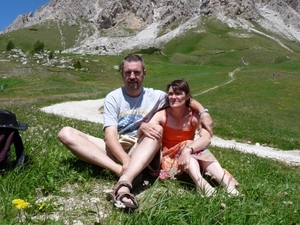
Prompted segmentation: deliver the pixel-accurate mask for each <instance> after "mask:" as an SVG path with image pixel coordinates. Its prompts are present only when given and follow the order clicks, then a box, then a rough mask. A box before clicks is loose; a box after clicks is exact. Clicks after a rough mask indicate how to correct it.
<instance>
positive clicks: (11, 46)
mask: <svg viewBox="0 0 300 225" xmlns="http://www.w3.org/2000/svg"><path fill="white" fill-rule="evenodd" d="M13 48H15V45H14V43H13V42H12V41H11V40H10V41H9V42H8V43H7V45H6V51H11V50H12V49H13Z"/></svg>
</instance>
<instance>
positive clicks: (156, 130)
mask: <svg viewBox="0 0 300 225" xmlns="http://www.w3.org/2000/svg"><path fill="white" fill-rule="evenodd" d="M140 131H141V132H142V133H143V134H144V135H145V136H146V137H148V138H151V139H153V140H158V139H161V138H162V135H163V134H162V132H161V131H162V129H161V126H160V125H157V124H153V123H143V124H142V125H141V126H140Z"/></svg>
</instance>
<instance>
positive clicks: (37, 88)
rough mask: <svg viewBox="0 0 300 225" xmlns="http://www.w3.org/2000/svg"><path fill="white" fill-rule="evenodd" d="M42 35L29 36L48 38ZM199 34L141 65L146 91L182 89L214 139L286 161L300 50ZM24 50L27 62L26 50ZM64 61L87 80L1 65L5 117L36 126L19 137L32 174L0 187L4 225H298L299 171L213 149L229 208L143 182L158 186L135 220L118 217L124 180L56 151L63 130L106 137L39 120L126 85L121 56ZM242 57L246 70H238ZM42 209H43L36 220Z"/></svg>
mask: <svg viewBox="0 0 300 225" xmlns="http://www.w3.org/2000/svg"><path fill="white" fill-rule="evenodd" d="M37 29H38V31H30V32H31V33H33V32H39V31H41V29H42V28H37ZM200 29H204V30H205V31H206V32H205V33H201V32H200V33H199V32H189V33H188V34H186V36H185V37H180V38H177V39H176V40H174V41H171V42H170V43H168V44H167V45H166V46H165V48H164V53H165V55H164V56H162V55H143V57H144V59H145V61H146V68H147V76H146V79H145V86H148V87H154V88H158V89H161V90H165V87H166V85H167V84H168V83H169V82H170V81H172V80H174V79H180V78H184V79H185V80H186V81H188V83H189V84H190V87H191V89H192V94H193V96H194V98H195V99H197V100H198V101H200V102H201V103H202V104H203V105H204V106H205V107H207V108H208V109H209V110H210V114H211V116H212V118H213V120H214V134H215V135H217V136H220V137H222V138H225V139H235V140H238V141H242V142H251V143H256V142H259V143H260V144H265V145H268V146H272V147H276V148H279V149H283V150H291V149H300V135H299V124H298V122H297V121H299V111H300V102H299V101H300V100H299V98H298V96H299V95H300V93H299V92H300V87H299V85H300V84H299V82H298V80H299V75H300V68H299V60H300V55H299V52H300V49H299V45H297V44H295V43H293V42H289V41H287V40H282V39H281V41H282V42H284V43H285V44H286V45H288V46H289V47H290V48H292V49H293V50H294V52H289V51H287V50H285V49H283V48H282V47H281V46H279V45H278V44H275V43H274V42H273V41H272V40H269V39H267V38H266V37H264V36H261V35H257V34H254V33H251V34H252V35H251V37H249V38H242V39H239V38H236V36H235V35H232V33H239V34H240V33H245V31H241V30H232V29H230V28H228V27H227V26H225V25H223V24H219V23H217V22H216V21H214V20H207V21H206V23H205V24H204V25H202V27H198V28H196V29H195V30H194V31H197V30H200ZM30 32H29V33H30ZM11 35H14V34H11ZM25 36H26V35H25ZM5 37H6V36H0V40H1V44H0V47H1V46H4V48H5V45H4V44H3V42H2V40H4V39H3V38H5ZM1 38H2V39H1ZM277 38H278V37H277ZM5 40H6V39H5ZM7 40H8V39H7ZM45 40H46V37H43V39H41V40H40V41H44V42H46V41H45ZM24 42H25V41H24ZM16 43H21V40H19V41H16ZM16 43H15V44H16ZM47 43H48V42H47ZM45 44H46V43H45ZM25 45H26V46H28V47H26V48H27V49H28V51H30V50H31V47H30V44H25ZM25 45H24V46H25ZM51 45H53V46H55V44H54V43H52V44H51ZM46 46H47V44H46ZM57 46H58V45H57ZM57 46H56V47H57ZM56 47H54V48H56ZM1 48H2V47H1ZM9 54H10V53H1V54H0V59H5V60H6V59H7V57H8V55H9ZM56 56H57V57H58V58H63V59H64V60H70V62H74V61H75V60H80V62H81V65H82V66H83V67H84V68H86V69H87V70H84V71H81V70H75V69H68V68H59V67H58V66H59V65H60V64H59V62H56V66H55V67H48V66H43V64H44V61H43V60H40V61H39V62H37V59H35V58H34V57H33V56H30V55H29V56H28V57H29V62H28V64H26V65H23V64H22V63H21V62H20V60H19V59H18V58H15V59H13V60H10V61H0V86H3V87H4V90H2V91H0V107H1V108H5V109H8V110H11V111H12V112H14V113H15V114H16V115H17V118H18V120H19V121H22V122H26V123H28V124H29V128H28V130H26V131H22V132H20V133H21V135H22V138H23V141H24V144H25V149H26V153H27V156H28V159H27V162H26V164H25V165H24V166H22V167H20V168H17V169H15V170H12V171H9V172H7V173H6V174H4V175H3V176H0V200H1V203H2V204H1V206H0V221H1V224H5V225H6V224H74V223H75V222H76V221H77V220H78V221H82V222H83V224H219V225H221V224H222V225H225V224H226V225H227V224H230V225H231V224H249V225H252V224H276V225H277V224H285V225H286V224H288V225H298V224H300V213H299V202H300V196H299V194H298V193H299V191H300V190H299V176H300V170H299V167H296V166H288V165H284V164H282V163H278V162H276V161H273V160H271V159H264V158H259V157H257V156H255V155H252V154H243V153H241V152H238V151H235V150H233V149H223V148H217V147H211V148H210V149H211V151H212V152H213V153H214V154H215V155H216V157H217V158H218V159H219V161H220V163H221V165H222V166H223V167H224V168H226V169H227V170H229V171H230V172H231V173H232V174H233V175H234V176H235V178H236V179H237V180H238V181H239V183H240V184H241V186H240V189H239V190H240V192H241V193H242V194H243V195H244V196H243V197H241V198H228V197H226V195H225V194H224V192H223V190H222V189H219V188H218V190H219V192H218V193H219V194H218V195H217V197H215V198H202V197H201V196H200V195H199V194H197V192H196V190H195V187H194V185H193V184H192V183H191V182H190V180H189V179H184V180H166V181H155V180H153V179H151V178H150V177H148V176H147V174H146V173H145V177H144V180H149V181H150V186H147V187H142V186H139V188H137V189H136V190H135V194H137V199H138V202H139V205H140V208H139V210H137V211H136V212H135V213H133V214H127V213H124V212H122V211H120V210H118V209H115V208H114V207H113V206H112V205H111V203H110V202H107V201H106V198H105V193H104V192H103V190H105V189H109V188H110V187H111V186H112V185H113V183H115V181H116V179H117V178H116V177H115V176H114V175H113V174H112V173H110V172H109V171H107V170H103V169H101V168H97V167H94V166H91V165H88V164H86V163H83V162H81V161H79V160H77V159H76V158H75V157H74V156H73V155H72V154H71V153H70V152H69V151H68V150H67V149H66V148H65V147H64V146H63V145H62V144H61V143H60V142H59V141H58V139H57V134H58V132H59V130H60V129H61V128H62V127H64V126H67V125H68V126H72V127H75V128H77V129H79V130H81V131H83V132H86V133H89V134H92V135H95V136H99V137H103V135H104V133H103V131H102V125H101V124H95V123H91V122H86V121H79V120H76V119H70V118H63V117H60V116H55V115H50V114H46V113H43V112H42V111H40V108H41V107H44V106H48V105H51V104H54V103H58V102H64V101H70V100H82V99H97V98H103V97H105V95H106V94H107V93H108V92H109V91H111V90H113V89H115V88H117V87H119V86H121V85H122V80H121V77H120V75H119V73H118V71H117V70H116V69H114V67H115V66H116V65H119V63H120V62H121V60H122V58H123V56H91V55H86V56H78V55H71V54H70V55H66V54H58V55H56ZM241 57H243V58H244V59H245V61H246V62H248V63H249V64H248V65H247V66H242V65H241ZM236 69H239V70H236ZM233 71H235V73H234V74H233V76H232V77H230V76H229V74H230V73H231V72H233ZM278 73H279V74H280V76H277V74H278ZM273 75H275V76H273ZM205 91H207V92H205ZM17 198H21V199H23V200H25V201H27V202H29V203H30V206H29V207H27V208H26V209H24V210H18V209H16V207H15V206H14V205H13V204H12V203H11V202H12V200H13V199H17ZM42 203H45V206H44V207H43V209H41V210H39V208H40V206H41V204H42ZM55 216H58V217H57V218H58V219H57V220H56V219H55ZM20 220H21V221H23V222H20Z"/></svg>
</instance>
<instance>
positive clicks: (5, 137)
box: [0, 129, 14, 167]
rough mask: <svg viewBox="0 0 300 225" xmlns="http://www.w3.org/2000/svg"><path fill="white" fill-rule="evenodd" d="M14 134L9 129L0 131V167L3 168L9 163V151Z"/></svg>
mask: <svg viewBox="0 0 300 225" xmlns="http://www.w3.org/2000/svg"><path fill="white" fill-rule="evenodd" d="M13 138H14V132H13V130H11V129H1V130H0V166H1V167H5V166H6V165H7V164H8V163H9V157H8V154H9V150H10V145H11V143H12V142H13Z"/></svg>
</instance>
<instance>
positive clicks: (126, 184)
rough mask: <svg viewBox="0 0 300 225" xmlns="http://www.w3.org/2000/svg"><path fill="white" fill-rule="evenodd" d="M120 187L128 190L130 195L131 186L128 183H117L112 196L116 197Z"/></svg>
mask: <svg viewBox="0 0 300 225" xmlns="http://www.w3.org/2000/svg"><path fill="white" fill-rule="evenodd" d="M122 187H126V188H128V189H129V192H130V193H132V186H131V185H130V184H129V183H126V182H118V183H117V184H116V185H115V188H114V195H118V192H119V190H120V189H121V188H122Z"/></svg>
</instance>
